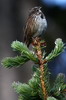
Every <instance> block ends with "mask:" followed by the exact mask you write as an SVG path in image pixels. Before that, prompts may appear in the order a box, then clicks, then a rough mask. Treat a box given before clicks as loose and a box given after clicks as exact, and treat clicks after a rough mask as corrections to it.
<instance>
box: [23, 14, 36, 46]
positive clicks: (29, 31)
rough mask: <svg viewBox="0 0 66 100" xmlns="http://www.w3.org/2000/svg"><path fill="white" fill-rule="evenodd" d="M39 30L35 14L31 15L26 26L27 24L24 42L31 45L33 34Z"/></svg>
mask: <svg viewBox="0 0 66 100" xmlns="http://www.w3.org/2000/svg"><path fill="white" fill-rule="evenodd" d="M36 31H37V28H36V22H35V18H34V16H33V17H32V16H30V17H29V18H28V20H27V23H26V26H25V30H24V34H25V36H24V42H25V43H26V44H27V45H29V44H30V43H31V40H32V36H33V34H35V33H36Z"/></svg>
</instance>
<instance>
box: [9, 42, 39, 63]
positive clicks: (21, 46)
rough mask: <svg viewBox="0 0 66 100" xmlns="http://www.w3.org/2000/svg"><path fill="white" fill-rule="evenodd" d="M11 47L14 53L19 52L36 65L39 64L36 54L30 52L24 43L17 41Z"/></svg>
mask: <svg viewBox="0 0 66 100" xmlns="http://www.w3.org/2000/svg"><path fill="white" fill-rule="evenodd" d="M11 47H12V48H13V50H14V51H19V53H20V54H21V55H25V56H26V57H27V58H28V59H30V60H32V61H34V62H36V63H37V62H38V58H37V56H36V55H35V54H34V52H32V51H30V50H29V49H28V48H27V46H26V45H25V44H24V43H22V42H19V41H17V40H16V41H14V42H13V43H12V44H11Z"/></svg>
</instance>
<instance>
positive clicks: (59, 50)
mask: <svg viewBox="0 0 66 100" xmlns="http://www.w3.org/2000/svg"><path fill="white" fill-rule="evenodd" d="M64 49H65V46H64V43H63V42H62V39H60V38H58V39H56V41H55V48H54V50H52V52H51V53H50V54H49V55H48V56H47V57H46V58H45V59H46V60H47V61H50V60H52V59H54V58H55V57H57V56H58V55H60V54H61V53H62V52H63V51H64Z"/></svg>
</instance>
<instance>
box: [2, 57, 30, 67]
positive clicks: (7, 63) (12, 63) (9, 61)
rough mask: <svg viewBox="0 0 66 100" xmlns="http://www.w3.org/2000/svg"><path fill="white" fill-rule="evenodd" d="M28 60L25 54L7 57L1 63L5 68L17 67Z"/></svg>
mask: <svg viewBox="0 0 66 100" xmlns="http://www.w3.org/2000/svg"><path fill="white" fill-rule="evenodd" d="M27 61H29V59H28V58H27V57H26V56H17V57H7V58H5V59H3V60H2V65H3V66H4V67H6V68H11V67H18V66H20V65H23V64H24V63H26V62H27Z"/></svg>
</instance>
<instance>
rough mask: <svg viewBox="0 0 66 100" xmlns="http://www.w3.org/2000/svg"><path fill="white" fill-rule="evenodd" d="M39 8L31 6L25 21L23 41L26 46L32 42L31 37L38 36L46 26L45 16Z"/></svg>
mask: <svg viewBox="0 0 66 100" xmlns="http://www.w3.org/2000/svg"><path fill="white" fill-rule="evenodd" d="M40 9H41V7H34V8H32V9H31V10H30V13H29V16H28V19H27V22H26V26H25V30H24V42H25V43H26V44H27V46H28V47H29V45H30V43H31V42H32V38H34V37H38V36H40V35H41V34H42V32H43V30H46V27H47V22H46V19H45V16H44V14H43V13H42V11H41V10H40Z"/></svg>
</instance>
